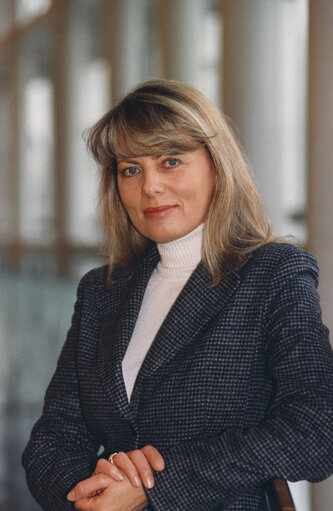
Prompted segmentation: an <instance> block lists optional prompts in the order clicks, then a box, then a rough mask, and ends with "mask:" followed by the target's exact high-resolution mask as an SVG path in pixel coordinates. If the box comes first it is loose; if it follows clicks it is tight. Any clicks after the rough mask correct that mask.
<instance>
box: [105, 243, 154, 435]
mask: <svg viewBox="0 0 333 511" xmlns="http://www.w3.org/2000/svg"><path fill="white" fill-rule="evenodd" d="M158 259H159V256H158V252H157V250H156V249H154V248H153V249H151V250H150V251H149V252H148V254H147V256H146V257H145V258H144V259H143V261H142V263H141V264H140V265H139V267H138V269H137V271H136V272H135V274H134V276H133V277H132V278H130V279H127V282H126V281H125V282H124V279H119V281H116V282H114V283H112V285H111V289H110V293H112V295H113V297H114V298H113V297H112V296H111V306H110V307H111V309H110V311H109V313H108V314H106V315H104V317H103V320H102V324H101V331H100V338H99V350H98V366H99V374H100V379H101V383H102V386H103V387H104V389H105V391H106V393H107V395H108V396H109V398H110V400H111V401H112V406H113V407H116V408H117V409H118V411H119V412H120V413H121V414H122V415H124V416H125V417H126V418H127V419H128V420H129V421H130V422H131V423H132V425H133V426H135V424H134V421H133V417H132V414H131V408H130V406H129V403H128V398H127V394H126V389H125V384H124V379H123V374H122V360H123V358H124V355H125V353H126V349H127V346H128V343H129V341H130V339H131V336H132V332H133V329H134V326H135V323H136V320H137V316H138V314H139V311H140V307H141V303H142V299H143V295H144V293H145V289H146V287H147V284H148V281H149V279H150V276H151V274H152V272H153V270H154V267H155V266H156V264H157V262H158ZM116 297H117V299H116ZM109 298H110V297H109Z"/></svg>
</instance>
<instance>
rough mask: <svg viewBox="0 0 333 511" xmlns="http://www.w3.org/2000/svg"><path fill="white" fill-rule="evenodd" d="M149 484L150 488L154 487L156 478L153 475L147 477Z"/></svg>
mask: <svg viewBox="0 0 333 511" xmlns="http://www.w3.org/2000/svg"><path fill="white" fill-rule="evenodd" d="M147 486H148V488H152V487H153V486H154V479H153V478H152V477H150V476H149V477H147Z"/></svg>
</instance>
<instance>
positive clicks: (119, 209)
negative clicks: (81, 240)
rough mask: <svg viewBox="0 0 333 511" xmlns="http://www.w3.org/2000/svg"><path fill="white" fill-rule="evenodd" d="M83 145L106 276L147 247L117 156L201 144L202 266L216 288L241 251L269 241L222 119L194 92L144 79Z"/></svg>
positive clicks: (240, 259)
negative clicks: (95, 182)
mask: <svg viewBox="0 0 333 511" xmlns="http://www.w3.org/2000/svg"><path fill="white" fill-rule="evenodd" d="M87 145H88V148H89V149H90V151H91V153H92V154H93V156H94V157H95V159H96V160H97V162H98V163H99V165H100V166H101V171H102V172H101V181H100V195H99V205H100V212H101V220H102V225H103V228H104V233H105V241H106V254H107V256H108V262H109V275H110V272H111V269H112V267H113V265H114V263H120V264H129V263H132V262H134V261H137V260H138V259H140V258H141V257H142V256H143V254H144V253H145V252H146V250H147V248H148V246H149V245H150V244H151V243H152V242H151V241H150V240H148V239H147V238H145V237H144V236H142V235H141V234H140V233H139V232H138V231H137V230H136V229H135V228H134V226H133V225H132V224H131V222H130V220H129V218H128V215H127V213H126V210H125V209H124V207H123V205H122V203H121V200H120V197H119V194H118V190H117V166H116V158H117V157H133V156H143V155H153V156H160V155H162V154H174V153H183V152H186V151H193V150H195V149H196V148H198V147H200V146H203V147H205V148H206V149H207V151H208V153H209V155H210V157H211V159H212V161H213V163H214V167H215V172H216V174H215V191H214V195H213V199H212V202H211V205H210V208H209V211H208V214H207V218H206V219H205V225H204V231H203V243H202V262H203V265H204V267H205V268H206V270H207V271H208V272H209V274H210V275H211V278H212V284H213V285H216V284H218V283H219V282H220V281H221V280H222V279H223V278H224V277H225V276H226V275H227V274H228V273H230V272H231V271H232V270H233V269H234V268H235V266H240V265H241V264H242V263H243V262H244V260H245V258H246V254H247V253H248V252H250V251H252V250H254V249H256V248H258V247H260V246H262V245H264V244H266V243H269V242H271V241H273V238H272V232H271V227H270V225H269V223H268V222H267V220H266V219H265V215H264V212H263V208H262V204H261V200H260V197H259V194H258V192H257V190H256V187H255V184H254V181H253V178H252V177H251V173H250V169H249V166H248V164H247V162H246V160H245V158H244V156H243V154H242V151H241V149H240V147H239V144H238V142H237V141H236V139H235V136H234V135H233V133H232V130H231V128H230V127H229V125H228V123H227V121H226V119H225V117H224V116H223V114H222V113H221V112H220V111H219V110H218V109H217V108H216V107H214V106H213V105H212V104H211V103H210V101H209V100H208V99H207V98H206V97H205V96H204V95H203V94H202V93H201V92H199V91H198V90H196V89H194V88H193V87H191V86H190V85H187V84H185V83H181V82H176V81H173V80H150V81H148V82H145V83H143V84H140V85H139V86H137V87H136V88H135V89H134V90H133V91H132V92H130V93H129V94H127V95H126V96H125V97H124V99H123V100H122V101H120V102H119V103H118V104H117V105H116V106H115V107H114V108H113V109H112V110H111V111H110V112H108V113H107V114H106V115H104V116H103V117H102V119H101V120H100V121H99V122H97V124H95V126H93V127H92V128H91V129H90V130H89V132H88V136H87Z"/></svg>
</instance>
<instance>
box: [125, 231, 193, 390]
mask: <svg viewBox="0 0 333 511" xmlns="http://www.w3.org/2000/svg"><path fill="white" fill-rule="evenodd" d="M202 231H203V224H201V225H199V226H198V227H197V228H196V229H194V230H193V231H192V232H190V233H189V234H186V236H183V237H182V238H179V239H177V240H175V241H171V242H169V243H159V244H157V248H158V251H159V254H160V261H159V263H158V265H157V267H156V268H155V270H154V271H153V273H152V275H151V277H150V279H149V282H148V285H147V288H146V291H145V294H144V297H143V301H142V304H141V309H140V312H139V315H138V319H137V321H136V324H135V327H134V330H133V335H132V338H131V340H130V342H129V345H128V347H127V351H126V354H125V357H124V359H123V362H122V370H123V376H124V381H125V387H126V392H127V396H128V400H130V399H131V395H132V391H133V387H134V383H135V380H136V377H137V375H138V372H139V369H140V367H141V365H142V362H143V360H144V358H145V356H146V354H147V352H148V350H149V348H150V346H151V344H152V342H153V340H154V338H155V336H156V334H157V332H158V330H159V328H160V326H161V325H162V323H163V321H164V319H165V318H166V316H167V314H168V312H169V310H170V309H171V307H172V305H173V303H174V302H175V300H176V298H177V296H178V295H179V293H180V291H181V290H182V288H183V287H184V285H185V283H186V281H187V280H188V278H189V277H190V275H191V273H192V272H193V270H194V269H195V267H196V266H197V265H198V264H199V262H200V260H201V242H202Z"/></svg>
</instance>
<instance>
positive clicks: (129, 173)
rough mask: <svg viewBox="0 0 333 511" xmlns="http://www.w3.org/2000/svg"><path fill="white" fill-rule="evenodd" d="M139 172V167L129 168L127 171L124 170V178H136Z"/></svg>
mask: <svg viewBox="0 0 333 511" xmlns="http://www.w3.org/2000/svg"><path fill="white" fill-rule="evenodd" d="M137 172H138V169H137V167H127V169H124V170H123V171H122V174H123V176H126V177H131V176H135V174H136V173H137Z"/></svg>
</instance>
